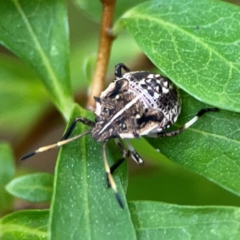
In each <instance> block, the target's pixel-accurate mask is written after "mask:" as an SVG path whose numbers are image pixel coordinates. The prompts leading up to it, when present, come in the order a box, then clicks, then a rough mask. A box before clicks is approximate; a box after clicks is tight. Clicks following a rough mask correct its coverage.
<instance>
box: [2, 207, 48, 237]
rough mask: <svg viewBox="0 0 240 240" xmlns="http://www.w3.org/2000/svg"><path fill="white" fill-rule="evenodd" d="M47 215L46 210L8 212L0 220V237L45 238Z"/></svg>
mask: <svg viewBox="0 0 240 240" xmlns="http://www.w3.org/2000/svg"><path fill="white" fill-rule="evenodd" d="M48 217H49V214H48V210H28V211H19V212H15V213H12V214H9V215H7V216H5V217H3V218H2V219H1V220H0V239H2V240H5V239H6V240H14V239H18V240H30V239H31V240H47V239H48V237H47V228H48Z"/></svg>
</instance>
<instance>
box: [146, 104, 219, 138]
mask: <svg viewBox="0 0 240 240" xmlns="http://www.w3.org/2000/svg"><path fill="white" fill-rule="evenodd" d="M218 110H219V109H218V108H204V109H201V110H200V111H199V112H198V113H197V114H196V116H195V117H193V118H192V119H191V120H190V121H188V122H187V123H185V124H184V125H183V126H182V127H180V128H179V129H177V130H174V131H171V132H160V133H156V134H157V135H156V136H155V137H171V136H175V135H178V134H179V133H181V132H182V131H184V130H185V129H187V128H189V127H190V126H191V125H192V124H194V123H195V122H196V121H197V120H198V119H199V118H200V117H201V116H202V115H203V114H204V113H206V112H216V111H218ZM150 136H153V137H154V135H152V134H151V135H150Z"/></svg>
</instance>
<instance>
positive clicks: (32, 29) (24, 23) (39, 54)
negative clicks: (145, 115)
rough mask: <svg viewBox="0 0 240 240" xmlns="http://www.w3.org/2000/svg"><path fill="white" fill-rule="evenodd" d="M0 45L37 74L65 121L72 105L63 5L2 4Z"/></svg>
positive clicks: (48, 1) (52, 0)
mask: <svg viewBox="0 0 240 240" xmlns="http://www.w3.org/2000/svg"><path fill="white" fill-rule="evenodd" d="M0 43H2V44H3V45H4V46H5V47H7V48H8V49H10V50H11V51H12V52H14V53H15V54H16V55H18V56H19V57H20V58H21V59H23V60H24V61H25V62H26V63H27V64H28V65H30V66H31V67H32V68H33V69H34V70H35V71H36V72H37V73H38V74H39V76H40V78H41V80H42V81H43V83H44V85H45V87H46V88H47V90H48V92H49V94H50V95H51V97H52V99H53V101H54V103H55V104H56V106H57V107H58V108H59V110H60V111H61V112H62V114H63V115H64V116H65V118H66V119H68V117H69V114H70V112H71V107H72V104H73V103H72V96H71V86H70V82H69V66H68V45H69V43H68V28H67V15H66V6H65V3H64V1H63V0H40V1H38V2H37V3H36V2H31V1H19V0H14V1H1V3H0Z"/></svg>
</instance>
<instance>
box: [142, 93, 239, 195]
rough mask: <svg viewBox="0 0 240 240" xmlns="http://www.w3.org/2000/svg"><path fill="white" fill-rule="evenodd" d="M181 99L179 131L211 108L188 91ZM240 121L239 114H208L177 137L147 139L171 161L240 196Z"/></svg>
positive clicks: (177, 125)
mask: <svg viewBox="0 0 240 240" xmlns="http://www.w3.org/2000/svg"><path fill="white" fill-rule="evenodd" d="M181 96H182V99H183V110H182V113H181V115H180V117H179V120H178V121H177V123H176V124H175V127H177V128H179V127H180V126H182V125H183V124H184V123H186V122H187V121H188V120H190V119H191V118H193V117H194V116H195V115H196V113H197V112H198V111H199V110H200V109H202V108H205V107H207V105H206V104H203V103H201V102H199V101H197V100H195V99H194V98H192V97H191V96H190V95H188V94H186V93H184V92H181ZM239 119H240V114H239V113H233V112H228V111H224V110H220V111H219V112H208V113H206V114H205V115H203V116H202V117H201V118H200V119H199V120H198V121H197V122H196V123H194V125H192V126H191V127H189V128H188V129H186V130H185V131H183V133H181V134H179V135H178V136H176V137H163V138H158V139H150V138H147V140H148V141H149V142H150V143H151V145H152V146H153V147H154V148H156V149H160V152H161V153H162V154H164V155H165V156H166V157H168V158H169V159H170V160H172V161H174V162H177V163H179V164H180V165H182V166H184V167H185V168H187V169H189V170H191V171H194V172H196V173H198V174H200V175H202V176H204V177H206V178H208V179H209V180H211V181H213V182H215V183H216V184H218V185H220V186H222V187H224V188H225V189H227V190H229V191H231V192H233V193H235V194H237V195H238V196H240V164H239V149H240V135H239V132H238V128H240V121H239Z"/></svg>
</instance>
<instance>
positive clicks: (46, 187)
mask: <svg viewBox="0 0 240 240" xmlns="http://www.w3.org/2000/svg"><path fill="white" fill-rule="evenodd" d="M52 187H53V176H52V175H50V174H48V173H35V174H29V175H25V176H22V177H17V178H14V179H13V180H12V181H11V182H10V183H9V184H8V185H7V186H6V189H7V191H8V192H9V193H11V194H12V195H14V196H15V197H19V198H22V199H25V200H27V201H29V202H46V201H50V200H51V197H52Z"/></svg>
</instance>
